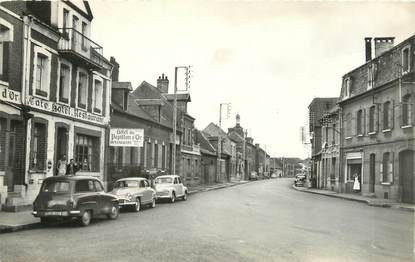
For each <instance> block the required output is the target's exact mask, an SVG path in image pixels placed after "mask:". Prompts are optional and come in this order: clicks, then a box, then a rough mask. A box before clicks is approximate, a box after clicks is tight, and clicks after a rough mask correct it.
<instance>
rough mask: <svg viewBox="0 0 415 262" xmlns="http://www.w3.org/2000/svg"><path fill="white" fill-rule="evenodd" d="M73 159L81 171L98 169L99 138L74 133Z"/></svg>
mask: <svg viewBox="0 0 415 262" xmlns="http://www.w3.org/2000/svg"><path fill="white" fill-rule="evenodd" d="M75 161H76V162H77V163H78V165H80V167H81V170H82V171H93V172H96V171H99V161H100V155H99V138H98V137H93V136H87V135H83V134H76V137H75Z"/></svg>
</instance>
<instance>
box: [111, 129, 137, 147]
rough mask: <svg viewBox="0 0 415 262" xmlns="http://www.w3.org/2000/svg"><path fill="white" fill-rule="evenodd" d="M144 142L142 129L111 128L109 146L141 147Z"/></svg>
mask: <svg viewBox="0 0 415 262" xmlns="http://www.w3.org/2000/svg"><path fill="white" fill-rule="evenodd" d="M143 142H144V129H133V128H111V129H110V146H122V147H142V146H143Z"/></svg>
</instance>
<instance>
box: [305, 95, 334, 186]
mask: <svg viewBox="0 0 415 262" xmlns="http://www.w3.org/2000/svg"><path fill="white" fill-rule="evenodd" d="M337 100H338V98H336V97H316V98H314V99H313V100H312V101H311V103H310V105H309V106H308V114H309V127H308V130H309V132H310V140H311V141H310V143H311V160H312V162H313V164H312V166H311V177H310V180H311V181H312V186H313V187H316V186H317V175H318V174H317V172H319V170H320V169H321V167H320V166H321V149H322V147H321V146H322V141H321V137H322V136H321V132H322V127H321V122H320V119H321V118H322V117H323V115H324V114H326V113H328V112H329V110H330V109H331V108H333V106H334V105H335V104H336V103H337Z"/></svg>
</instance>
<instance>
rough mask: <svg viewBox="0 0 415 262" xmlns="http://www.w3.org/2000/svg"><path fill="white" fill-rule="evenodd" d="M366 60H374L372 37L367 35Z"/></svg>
mask: <svg viewBox="0 0 415 262" xmlns="http://www.w3.org/2000/svg"><path fill="white" fill-rule="evenodd" d="M365 46H366V48H365V51H366V62H368V61H370V60H372V38H371V37H365Z"/></svg>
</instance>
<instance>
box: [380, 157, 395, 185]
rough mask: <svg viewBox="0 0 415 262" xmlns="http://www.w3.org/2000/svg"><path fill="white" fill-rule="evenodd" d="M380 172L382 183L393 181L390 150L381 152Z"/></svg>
mask: <svg viewBox="0 0 415 262" xmlns="http://www.w3.org/2000/svg"><path fill="white" fill-rule="evenodd" d="M380 174H381V178H382V183H391V182H393V158H392V155H391V153H390V152H386V153H384V154H383V158H382V163H381V165H380Z"/></svg>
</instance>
